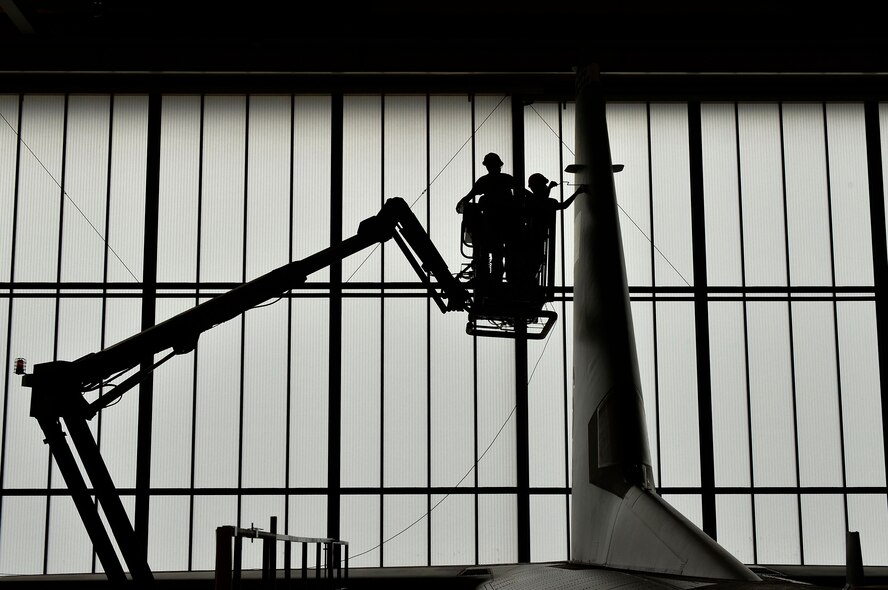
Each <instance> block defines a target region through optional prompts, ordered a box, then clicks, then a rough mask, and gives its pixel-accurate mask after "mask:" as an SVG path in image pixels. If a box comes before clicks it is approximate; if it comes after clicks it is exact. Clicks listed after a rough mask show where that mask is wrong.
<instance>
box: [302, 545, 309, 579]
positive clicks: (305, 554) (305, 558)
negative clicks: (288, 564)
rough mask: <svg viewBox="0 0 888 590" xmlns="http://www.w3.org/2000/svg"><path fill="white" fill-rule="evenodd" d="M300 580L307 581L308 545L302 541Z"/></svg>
mask: <svg viewBox="0 0 888 590" xmlns="http://www.w3.org/2000/svg"><path fill="white" fill-rule="evenodd" d="M302 579H303V580H306V579H308V543H306V542H305V541H302Z"/></svg>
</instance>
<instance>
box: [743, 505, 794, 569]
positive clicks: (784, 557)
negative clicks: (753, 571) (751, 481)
mask: <svg viewBox="0 0 888 590" xmlns="http://www.w3.org/2000/svg"><path fill="white" fill-rule="evenodd" d="M753 502H755V539H756V550H757V553H758V563H765V564H768V563H781V564H799V563H801V562H802V549H801V545H800V541H799V498H798V496H795V495H771V494H758V495H755V496H753Z"/></svg>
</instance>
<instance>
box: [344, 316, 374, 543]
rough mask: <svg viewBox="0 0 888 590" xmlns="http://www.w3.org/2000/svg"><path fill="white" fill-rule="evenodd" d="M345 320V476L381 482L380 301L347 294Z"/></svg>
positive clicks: (347, 482) (350, 481)
mask: <svg viewBox="0 0 888 590" xmlns="http://www.w3.org/2000/svg"><path fill="white" fill-rule="evenodd" d="M342 326H343V329H342V457H341V459H342V462H341V475H340V477H341V482H342V485H343V486H345V487H348V486H376V485H379V484H380V481H379V476H380V473H379V471H380V469H379V464H380V459H381V457H380V453H381V448H380V447H381V445H382V432H381V431H380V427H381V424H380V419H381V415H380V411H381V403H380V402H381V399H382V398H381V386H382V383H381V381H382V375H381V367H380V364H381V360H382V359H381V358H380V355H381V350H380V343H381V334H380V331H381V317H380V304H379V301H377V300H374V299H345V300H343V302H342ZM346 538H347V537H346Z"/></svg>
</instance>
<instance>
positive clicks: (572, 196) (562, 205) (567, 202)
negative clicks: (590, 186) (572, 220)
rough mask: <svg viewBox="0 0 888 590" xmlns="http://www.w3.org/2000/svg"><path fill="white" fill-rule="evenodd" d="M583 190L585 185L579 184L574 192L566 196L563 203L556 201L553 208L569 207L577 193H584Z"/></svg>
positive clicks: (557, 209) (558, 209) (559, 209)
mask: <svg viewBox="0 0 888 590" xmlns="http://www.w3.org/2000/svg"><path fill="white" fill-rule="evenodd" d="M584 192H586V185H585V184H581V185H580V188H578V189H577V190H576V192H575V193H574V194H572V195H571V196H569V197H567V198H566V199H565V200H564V202H563V203H558V204H557V205H555V210H556V211H561V210H563V209H567V208H568V207H570V204H571V203H573V202H574V199H576V198H577V195H579V194H580V193H584Z"/></svg>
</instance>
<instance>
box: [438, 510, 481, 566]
mask: <svg viewBox="0 0 888 590" xmlns="http://www.w3.org/2000/svg"><path fill="white" fill-rule="evenodd" d="M429 518H430V520H431V527H432V565H464V564H471V563H475V496H473V495H467V494H465V495H464V494H450V495H449V496H440V495H435V494H433V495H432V513H431V515H430V516H429Z"/></svg>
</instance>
